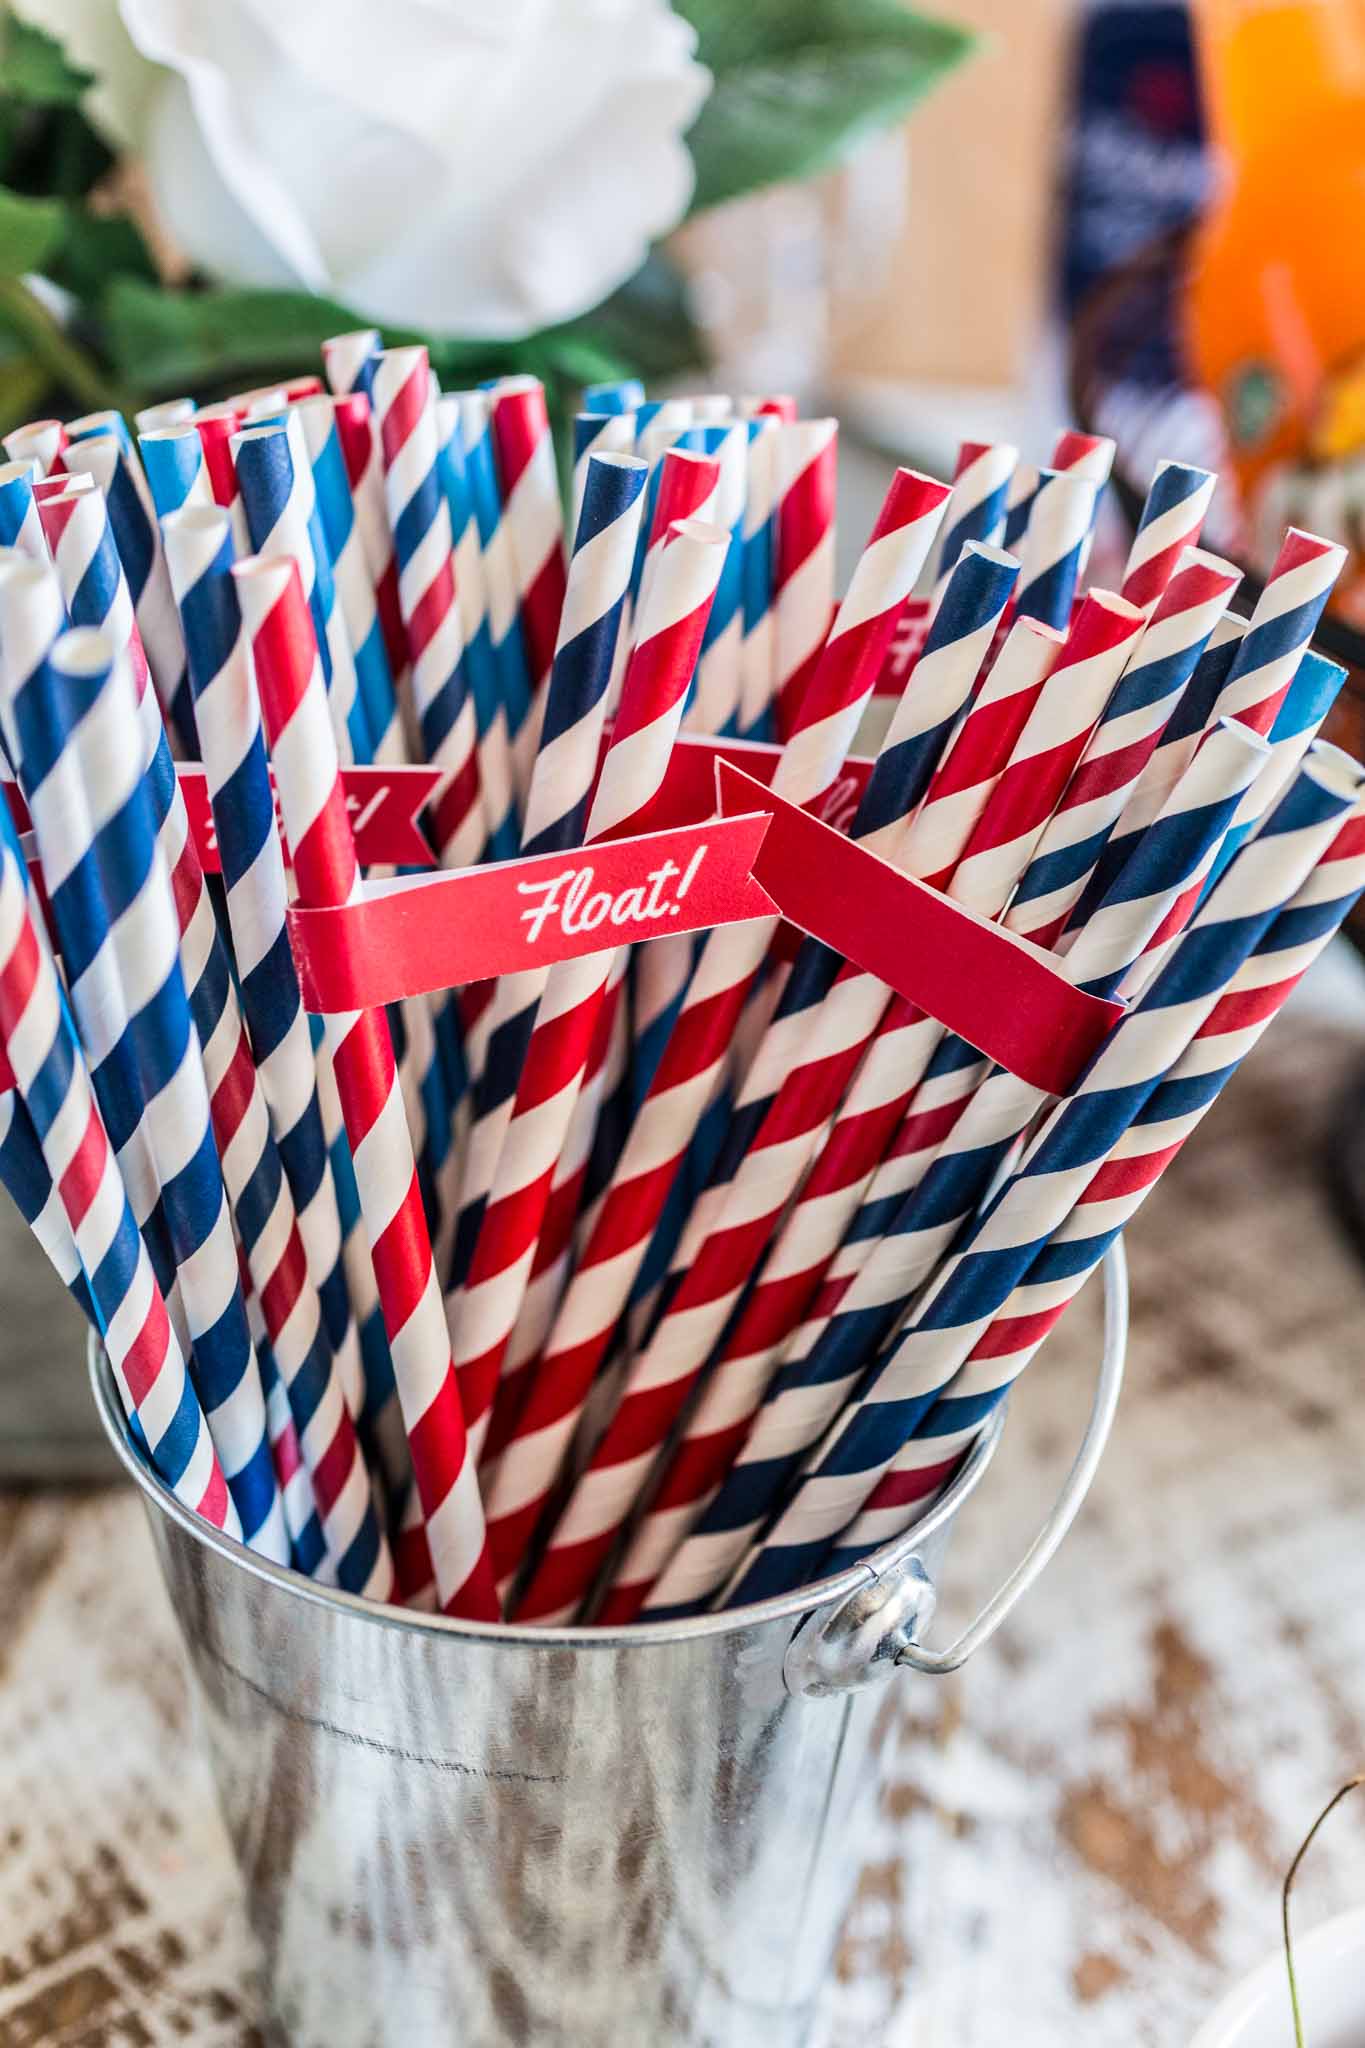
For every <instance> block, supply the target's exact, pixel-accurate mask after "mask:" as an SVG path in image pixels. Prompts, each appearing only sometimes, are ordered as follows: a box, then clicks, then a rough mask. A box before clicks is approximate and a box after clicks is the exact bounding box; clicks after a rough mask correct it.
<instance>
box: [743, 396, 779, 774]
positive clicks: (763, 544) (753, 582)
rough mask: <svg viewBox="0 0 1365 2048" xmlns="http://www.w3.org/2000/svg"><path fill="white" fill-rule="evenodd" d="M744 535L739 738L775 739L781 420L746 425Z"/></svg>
mask: <svg viewBox="0 0 1365 2048" xmlns="http://www.w3.org/2000/svg"><path fill="white" fill-rule="evenodd" d="M748 434H749V464H748V477H747V481H746V484H745V498H744V532H743V558H742V559H743V567H742V571H741V574H742V579H743V607H742V611H743V627H744V632H743V639H742V641H741V643H740V651H739V736H740V738H741V739H746V740H764V739H768V738H769V737H770V736H771V725H772V700H773V682H774V661H775V654H774V649H773V569H774V551H775V547H776V531H775V527H776V518H775V512H776V505H777V468H776V462H777V438H776V437H777V422H776V420H774V419H773V418H772V416H771V414H763V415H760V416H758V417H756V418H754V419H751V420H750V421H749V423H748Z"/></svg>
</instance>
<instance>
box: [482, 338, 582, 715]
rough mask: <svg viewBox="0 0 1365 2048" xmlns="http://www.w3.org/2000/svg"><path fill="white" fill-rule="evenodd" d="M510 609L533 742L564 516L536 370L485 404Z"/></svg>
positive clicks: (555, 627) (554, 626)
mask: <svg viewBox="0 0 1365 2048" xmlns="http://www.w3.org/2000/svg"><path fill="white" fill-rule="evenodd" d="M489 426H490V429H491V432H492V436H493V447H494V450H495V452H496V457H497V469H498V482H499V486H500V488H501V491H502V502H503V506H504V508H505V515H506V521H507V532H508V539H509V542H510V546H511V556H512V567H513V570H514V571H515V574H516V585H517V608H518V610H519V612H520V614H521V630H522V638H523V641H524V642H525V647H526V660H527V666H528V668H529V670H530V676H531V708H530V711H529V713H528V717H529V719H530V721H531V724H530V732H529V735H528V738H527V741H526V744H527V745H528V746H530V747H534V746H535V745H536V734H537V730H538V727H539V721H540V718H541V716H542V714H543V712H544V708H545V704H544V698H545V691H546V689H547V688H548V685H549V680H550V666H551V663H552V662H553V660H554V653H555V641H556V637H557V634H558V631H559V615H560V612H561V610H562V609H563V605H564V576H565V570H564V515H563V512H562V510H561V508H560V502H559V478H558V476H557V474H556V471H555V455H554V442H553V439H552V437H551V433H550V421H549V415H548V414H547V412H546V409H545V387H544V385H543V384H542V383H541V382H540V380H539V378H538V377H503V378H501V379H500V380H499V382H498V383H497V385H496V386H495V388H494V390H493V392H492V396H491V402H490V406H489Z"/></svg>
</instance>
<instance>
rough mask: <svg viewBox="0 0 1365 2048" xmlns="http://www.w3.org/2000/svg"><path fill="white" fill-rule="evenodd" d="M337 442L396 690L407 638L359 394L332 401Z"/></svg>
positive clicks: (363, 397) (364, 399)
mask: <svg viewBox="0 0 1365 2048" xmlns="http://www.w3.org/2000/svg"><path fill="white" fill-rule="evenodd" d="M333 406H334V409H335V412H336V423H337V439H338V440H339V441H340V443H341V454H342V460H343V461H344V462H345V464H346V476H347V479H348V481H349V483H350V486H351V499H352V502H353V504H354V505H355V523H356V528H357V531H358V532H359V534H360V546H361V550H362V553H363V554H364V557H365V564H366V567H367V568H368V569H369V572H370V578H371V581H372V582H373V584H374V601H375V605H376V608H377V609H378V612H379V627H380V631H381V632H382V634H383V636H384V652H385V653H386V654H387V655H388V657H389V668H390V670H391V671H392V674H393V679H394V683H395V685H396V686H397V687H398V689H399V698H400V703H401V700H402V694H403V690H402V685H403V681H404V678H405V677H406V675H407V672H408V636H407V628H406V627H405V626H404V624H403V608H402V606H401V605H400V604H399V602H398V559H397V556H396V555H395V554H394V551H393V535H392V534H391V533H390V531H389V515H388V509H387V507H386V506H385V503H384V461H383V456H382V454H381V452H380V447H379V436H378V432H377V430H376V428H375V423H374V412H373V409H372V407H371V405H370V401H369V397H368V395H367V394H366V393H365V392H364V391H348V392H346V393H344V394H343V395H341V396H339V397H337V398H335V399H334V400H333Z"/></svg>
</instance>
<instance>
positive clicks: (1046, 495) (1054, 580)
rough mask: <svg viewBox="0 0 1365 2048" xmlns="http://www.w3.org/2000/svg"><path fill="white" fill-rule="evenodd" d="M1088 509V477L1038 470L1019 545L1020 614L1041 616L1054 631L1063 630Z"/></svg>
mask: <svg viewBox="0 0 1365 2048" xmlns="http://www.w3.org/2000/svg"><path fill="white" fill-rule="evenodd" d="M1094 510H1095V486H1094V484H1093V483H1091V481H1090V480H1089V478H1087V477H1081V476H1075V475H1072V474H1071V473H1070V472H1068V471H1065V470H1053V469H1044V470H1041V471H1040V472H1039V476H1038V488H1037V490H1036V491H1035V492H1034V494H1033V497H1032V498H1031V499H1030V501H1029V510H1028V525H1027V528H1026V530H1025V533H1024V538H1023V543H1022V546H1021V549H1020V554H1021V559H1022V561H1023V571H1022V574H1021V575H1020V578H1019V598H1018V603H1017V605H1016V612H1017V615H1018V616H1019V617H1020V618H1025V619H1041V620H1042V622H1043V624H1044V625H1045V626H1053V627H1055V628H1056V629H1057V630H1058V631H1059V632H1060V631H1062V630H1064V629H1065V627H1066V626H1067V624H1068V623H1069V621H1070V618H1071V601H1072V599H1073V598H1074V597H1075V595H1076V588H1077V584H1078V583H1079V580H1080V572H1081V559H1082V556H1083V554H1084V552H1085V549H1086V545H1087V543H1088V541H1089V539H1090V525H1091V519H1092V515H1093V513H1094Z"/></svg>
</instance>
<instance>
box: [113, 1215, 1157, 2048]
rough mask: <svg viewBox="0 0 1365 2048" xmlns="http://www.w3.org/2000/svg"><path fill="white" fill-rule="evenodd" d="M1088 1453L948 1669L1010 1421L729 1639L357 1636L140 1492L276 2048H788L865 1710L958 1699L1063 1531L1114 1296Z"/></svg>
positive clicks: (307, 1590)
mask: <svg viewBox="0 0 1365 2048" xmlns="http://www.w3.org/2000/svg"><path fill="white" fill-rule="evenodd" d="M1105 1288H1106V1299H1105V1342H1104V1357H1103V1361H1102V1365H1101V1371H1100V1377H1099V1385H1098V1388H1097V1391H1096V1397H1095V1404H1094V1408H1093V1411H1092V1413H1091V1417H1090V1422H1089V1425H1088V1428H1087V1430H1086V1435H1085V1439H1084V1442H1083V1444H1082V1446H1081V1449H1080V1452H1079V1454H1078V1456H1077V1459H1076V1462H1075V1464H1074V1465H1073V1467H1072V1469H1071V1472H1070V1473H1069V1475H1068V1477H1067V1479H1066V1482H1065V1484H1064V1485H1063V1488H1062V1491H1061V1493H1060V1495H1059V1497H1058V1499H1057V1501H1056V1503H1055V1505H1054V1507H1053V1509H1052V1512H1051V1514H1050V1516H1049V1518H1048V1521H1047V1524H1046V1526H1045V1528H1044V1529H1043V1530H1042V1532H1041V1533H1040V1535H1039V1536H1038V1538H1037V1539H1036V1541H1035V1542H1034V1544H1033V1546H1032V1547H1031V1549H1030V1550H1029V1551H1028V1553H1027V1555H1026V1556H1025V1557H1024V1559H1023V1560H1022V1561H1021V1563H1020V1564H1019V1565H1018V1567H1017V1568H1016V1569H1015V1571H1014V1572H1013V1573H1012V1575H1011V1576H1010V1578H1009V1579H1008V1581H1007V1582H1006V1583H1005V1584H1004V1585H1003V1586H1002V1587H1001V1588H1000V1589H999V1591H998V1592H997V1593H996V1594H995V1595H994V1597H993V1598H992V1599H991V1601H990V1602H989V1603H988V1605H987V1606H986V1607H985V1609H984V1610H983V1611H982V1613H981V1614H980V1615H979V1616H978V1617H977V1619H976V1620H975V1621H974V1622H973V1624H972V1625H971V1627H970V1628H969V1629H967V1631H966V1632H965V1634H963V1635H962V1636H960V1637H959V1638H958V1640H957V1641H956V1642H955V1643H953V1644H952V1645H951V1646H950V1647H949V1648H947V1649H943V1650H937V1651H935V1650H931V1649H928V1648H926V1647H924V1646H923V1645H922V1643H921V1641H920V1638H921V1635H922V1632H923V1630H924V1629H925V1627H926V1626H927V1624H928V1621H929V1619H930V1617H931V1615H932V1612H933V1608H934V1598H935V1595H934V1587H935V1584H936V1582H937V1580H938V1577H939V1574H940V1572H941V1570H942V1566H943V1560H944V1554H945V1551H946V1548H947V1542H948V1534H949V1530H950V1528H951V1526H952V1523H953V1521H954V1518H955V1517H956V1515H957V1512H958V1510H959V1509H960V1508H961V1507H962V1505H963V1503H964V1502H965V1501H966V1499H967V1497H968V1496H969V1494H971V1492H972V1491H973V1489H974V1488H975V1487H976V1486H977V1484H978V1483H979V1481H980V1479H981V1477H982V1475H983V1473H984V1472H985V1470H986V1467H987V1466H988V1465H989V1463H990V1460H991V1457H992V1455H993V1453H994V1450H995V1447H996V1443H997V1441H998V1439H999V1434H1000V1428H1001V1423H1002V1421H1003V1411H1002V1412H1001V1413H1000V1414H998V1415H997V1417H996V1419H995V1421H994V1422H993V1424H992V1426H991V1427H990V1428H989V1429H988V1430H987V1432H986V1433H985V1434H984V1435H983V1436H982V1437H981V1438H980V1439H979V1440H978V1442H977V1444H976V1446H975V1447H974V1449H973V1450H972V1452H971V1453H970V1455H969V1456H968V1458H967V1460H966V1462H965V1463H964V1465H963V1467H962V1469H961V1470H960V1471H959V1473H958V1474H957V1476H956V1478H955V1479H954V1480H953V1483H952V1485H951V1486H950V1487H949V1488H948V1490H947V1491H946V1493H945V1494H944V1496H943V1498H942V1499H941V1500H940V1501H939V1502H938V1503H937V1505H936V1506H935V1507H934V1509H933V1510H932V1512H931V1513H930V1514H929V1515H927V1516H926V1518H925V1519H924V1520H923V1521H922V1522H921V1523H920V1524H919V1526H918V1527H917V1528H916V1529H914V1530H913V1531H911V1532H910V1533H909V1534H908V1535H906V1536H903V1537H901V1538H899V1539H898V1540H897V1541H896V1542H895V1543H892V1544H888V1545H887V1546H886V1547H885V1548H884V1549H883V1550H881V1551H879V1552H878V1553H877V1554H876V1555H875V1556H873V1557H871V1558H869V1559H867V1560H866V1561H865V1562H864V1563H862V1564H861V1565H859V1566H857V1567H856V1568H855V1569H853V1570H852V1571H849V1572H846V1573H844V1574H843V1575H842V1576H840V1577H839V1578H835V1579H827V1580H825V1581H823V1582H822V1583H821V1584H819V1585H815V1586H811V1587H808V1588H806V1589H805V1590H804V1591H802V1592H801V1593H799V1594H794V1595H791V1596H789V1597H786V1598H783V1599H780V1600H774V1601H769V1602H767V1603H766V1604H764V1605H761V1606H754V1607H749V1608H745V1609H741V1610H737V1611H735V1612H733V1613H728V1614H721V1615H709V1616H705V1617H702V1618H701V1619H698V1620H693V1621H688V1622H683V1623H679V1624H676V1625H668V1626H666V1627H643V1626H636V1627H631V1628H623V1629H619V1630H617V1631H615V1632H611V1633H608V1632H606V1631H598V1630H593V1629H572V1628H563V1629H554V1630H549V1629H529V1628H487V1627H479V1626H474V1625H472V1624H468V1623H463V1622H454V1621H446V1620H442V1619H432V1618H429V1617H426V1616H418V1615H413V1614H410V1613H407V1612H405V1611H403V1610H401V1609H398V1608H386V1607H377V1606H374V1605H369V1604H366V1603H364V1602H361V1601H359V1600H356V1599H353V1598H351V1597H349V1596H347V1595H345V1594H341V1593H336V1592H332V1591H328V1590H325V1589H322V1588H319V1587H317V1586H315V1585H313V1584H311V1583H310V1582H309V1581H307V1580H305V1579H302V1578H299V1577H296V1576H295V1575H293V1574H292V1573H290V1572H286V1571H281V1570H278V1569H277V1568H275V1567H274V1566H272V1565H269V1564H264V1563H262V1562H261V1561H260V1560H259V1559H258V1558H256V1557H253V1556H251V1555H250V1554H249V1553H248V1552H246V1551H244V1550H243V1549H242V1548H241V1547H240V1546H239V1545H238V1544H236V1543H233V1542H231V1541H229V1540H227V1539H225V1538H223V1537H221V1536H219V1535H217V1534H216V1533H215V1532H214V1531H212V1530H210V1529H208V1528H207V1527H206V1526H205V1525H204V1524H202V1523H200V1522H198V1521H197V1520H195V1518H194V1517H193V1516H192V1515H190V1514H189V1513H187V1512H186V1511H185V1510H184V1509H183V1508H181V1507H180V1506H179V1505H178V1504H177V1503H176V1502H175V1501H174V1500H173V1499H172V1498H171V1497H170V1496H169V1495H168V1494H167V1493H166V1492H165V1491H164V1489H163V1488H162V1487H161V1486H160V1485H159V1483H158V1482H157V1481H156V1480H155V1479H154V1478H153V1477H152V1476H151V1475H150V1474H149V1473H148V1472H147V1471H146V1469H145V1468H144V1466H143V1465H142V1463H141V1461H140V1459H139V1457H138V1455H137V1453H136V1452H135V1451H134V1450H133V1448H132V1446H131V1444H130V1442H129V1439H128V1436H127V1433H126V1430H125V1427H124V1423H123V1418H122V1415H121V1413H120V1410H119V1407H118V1402H117V1396H116V1394H115V1391H114V1387H113V1383H112V1380H111V1377H110V1375H109V1372H108V1368H107V1366H105V1365H104V1364H103V1362H102V1361H101V1360H98V1359H97V1360H96V1362H95V1366H94V1370H93V1377H94V1385H95V1394H96V1398H97V1401H98V1403H99V1407H100V1412H101V1415H102V1417H103V1419H104V1423H105V1427H106V1428H107V1430H108V1432H109V1435H110V1437H111V1439H112V1440H113V1443H114V1446H115V1448H116V1450H117V1451H118V1452H119V1455H120V1456H121V1458H122V1459H123V1462H124V1464H125V1465H126V1466H127V1468H128V1470H129V1471H130V1472H131V1473H132V1475H133V1477H134V1478H135V1479H136V1480H137V1483H138V1485H139V1486H140V1487H141V1488H142V1493H143V1498H144V1500H145V1502H146V1504H147V1508H148V1514H149V1519H150V1521H151V1526H152V1535H153V1538H154V1541H155V1543H156V1547H157V1551H158V1554H159V1557H160V1560H161V1568H162V1571H163V1573H164V1575H165V1579H166V1583H167V1586H168V1588H169V1591H170V1596H171V1601H172V1604H173V1606H174V1609H175V1612H176V1614H177V1616H178V1617H179V1621H180V1625H181V1627H182V1629H183V1631H184V1636H185V1642H186V1647H187V1649H188V1652H189V1658H190V1666H191V1670H192V1672H193V1677H194V1690H195V1693H196V1695H197V1704H198V1708H199V1713H200V1718H201V1722H202V1726H203V1730H204V1734H205V1737H206V1739H207V1742H208V1746H209V1751H210V1756H211V1759H212V1764H213V1769H214V1773H215V1776H216V1779H217V1785H218V1791H219V1796H220V1798H221V1801H222V1806H223V1811H224V1815H225V1817H226V1820H227V1825H228V1830H229V1833H230V1835H231V1837H232V1841H233V1845H234V1847H235V1850H236V1853H237V1858H238V1861H239V1862H240V1865H241V1869H242V1873H243V1877H244V1879H245V1881H246V1888H247V1896H248V1901H249V1908H250V1913H251V1917H252V1920H253V1922H254V1924H255V1927H256V1930H257V1932H258V1934H259V1936H260V1938H261V1941H262V1944H263V1948H264V1954H265V1964H266V1971H267V1979H268V1983H269V1986H270V1995H271V1999H272V2002H273V2007H274V2011H275V2014H276V2016H277V2029H276V2039H277V2040H279V2041H280V2042H282V2043H288V2044H289V2048H457V2044H458V2048H528V2044H531V2048H636V2044H639V2048H646V2044H647V2048H799V2044H800V2043H801V2042H802V2041H803V2040H804V2039H805V2038H806V2036H807V2033H808V2030H809V2027H810V2024H811V2018H812V2012H813V2007H814V2003H815V1999H816V1996H817V1993H818V1991H819V1988H820V1983H821V1979H822V1976H823V1974H824V1972H825V1970H826V1968H827V1966H828V1963H829V1959H830V1955H831V1952H832V1949H833V1946H834V1942H835V1939H836V1936H837V1934H838V1930H839V1926H840V1922H841V1920H842V1917H843V1914H844V1912H845V1909H846V1907H847V1905H848V1901H849V1896H850V1893H851V1891H852V1887H853V1882H854V1878H855V1876H856V1872H857V1869H858V1862H859V1816H860V1813H861V1812H863V1811H865V1810H866V1809H865V1808H864V1806H863V1801H864V1800H865V1799H868V1798H870V1797H875V1793H876V1788H877V1770H876V1766H875V1758H874V1754H873V1751H874V1748H875V1744H874V1742H873V1735H874V1727H873V1724H874V1722H875V1721H876V1719H877V1710H878V1690H877V1687H876V1684H875V1680H877V1679H878V1678H882V1679H885V1678H888V1677H889V1676H890V1675H891V1674H892V1673H894V1672H895V1671H896V1669H897V1667H898V1666H901V1665H908V1666H910V1667H911V1668H912V1669H915V1670H918V1671H921V1672H929V1673H941V1672H944V1671H950V1670H953V1669H954V1668H955V1667H956V1666H957V1665H959V1664H960V1663H962V1662H963V1660H964V1659H965V1658H966V1657H967V1656H969V1655H970V1654H971V1652H972V1651H973V1650H974V1649H976V1648H978V1647H979V1646H980V1644H981V1643H983V1642H984V1641H985V1640H986V1638H987V1637H988V1636H989V1635H991V1634H992V1632H993V1631H994V1630H995V1629H996V1628H997V1627H998V1626H999V1625H1000V1623H1001V1622H1002V1621H1003V1620H1004V1618H1005V1615H1006V1614H1007V1613H1008V1611H1009V1610H1010V1608H1011V1607H1012V1606H1013V1605H1014V1603H1015V1601H1016V1600H1017V1599H1018V1598H1019V1596H1020V1595H1021V1594H1022V1593H1023V1592H1024V1591H1025V1589H1026V1588H1027V1587H1028V1585H1029V1584H1030V1583H1031V1581H1032V1580H1033V1579H1034V1578H1035V1577H1036V1576H1037V1574H1038V1573H1039V1572H1040V1571H1041V1570H1042V1569H1043V1567H1044V1565H1045V1564H1046V1563H1047V1561H1048V1559H1049V1558H1050V1557H1051V1556H1052V1553H1053V1551H1054V1550H1055V1549H1056V1547H1057V1545H1058V1543H1060V1541H1061V1539H1062V1537H1063V1535H1064V1534H1065V1532H1066V1530H1067V1528H1068V1527H1069V1526H1070V1524H1071V1521H1072V1519H1073V1518H1074V1516H1075V1514H1076V1511H1077V1509H1078V1508H1079V1506H1080V1504H1081V1501H1082V1500H1083V1499H1084V1497H1085V1494H1086V1491H1087V1489H1088V1487H1089V1485H1090V1481H1091V1479H1092V1477H1093V1475H1094V1472H1095V1468H1096V1465H1097V1463H1098V1461H1099V1457H1100V1453H1101V1451H1102V1450H1103V1448H1104V1444H1105V1440H1106V1438H1107V1436H1108V1433H1109V1428H1110V1424H1111V1422H1112V1419H1113V1414H1114V1406H1115V1402H1116V1400H1117V1397H1118V1390H1119V1383H1120V1380H1121V1377H1122V1372H1123V1352H1124V1339H1125V1334H1126V1328H1127V1299H1126V1294H1127V1290H1126V1281H1125V1274H1124V1268H1123V1264H1122V1259H1121V1255H1120V1254H1119V1252H1118V1251H1117V1249H1115V1250H1114V1251H1111V1252H1110V1254H1109V1257H1108V1262H1107V1267H1106V1273H1105Z"/></svg>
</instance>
